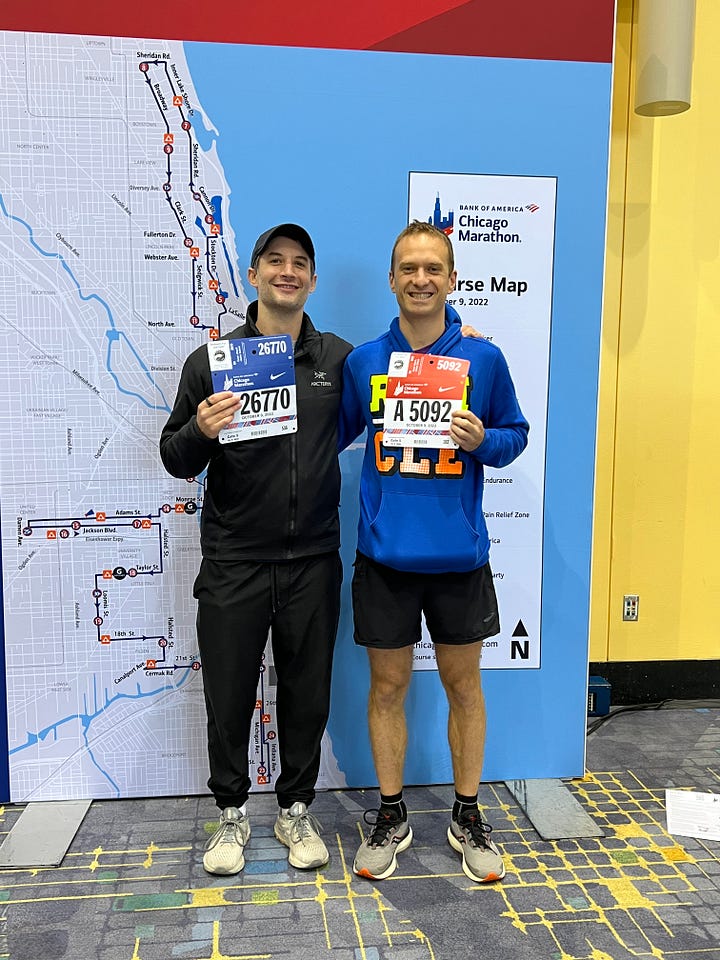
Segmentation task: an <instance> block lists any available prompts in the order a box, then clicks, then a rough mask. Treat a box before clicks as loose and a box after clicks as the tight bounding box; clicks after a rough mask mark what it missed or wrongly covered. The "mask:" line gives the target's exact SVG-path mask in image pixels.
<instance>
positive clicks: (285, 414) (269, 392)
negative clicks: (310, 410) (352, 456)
mask: <svg viewBox="0 0 720 960" xmlns="http://www.w3.org/2000/svg"><path fill="white" fill-rule="evenodd" d="M207 349H208V358H209V360H210V373H211V375H212V382H213V390H214V391H215V393H219V392H220V391H221V390H231V391H232V392H233V393H235V394H237V396H238V399H239V400H240V406H239V407H238V410H237V412H236V414H235V419H234V420H233V422H232V423H231V424H229V425H228V426H227V427H225V428H224V429H223V430H221V431H220V434H219V435H218V440H219V441H220V443H236V442H237V441H239V440H257V439H258V438H260V437H272V436H275V435H277V434H282V433H295V432H296V431H297V398H296V389H295V363H294V361H293V342H292V337H290V336H288V335H287V334H280V335H279V336H275V337H243V338H241V339H239V340H214V341H212V342H211V343H208V347H207Z"/></svg>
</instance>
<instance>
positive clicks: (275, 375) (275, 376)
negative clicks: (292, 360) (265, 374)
mask: <svg viewBox="0 0 720 960" xmlns="http://www.w3.org/2000/svg"><path fill="white" fill-rule="evenodd" d="M284 376H285V373H271V374H270V379H271V380H277V378H278V377H284Z"/></svg>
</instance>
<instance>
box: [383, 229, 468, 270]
mask: <svg viewBox="0 0 720 960" xmlns="http://www.w3.org/2000/svg"><path fill="white" fill-rule="evenodd" d="M420 234H424V235H425V236H428V237H439V238H440V239H441V240H442V242H443V243H444V244H445V249H446V251H447V257H448V266H449V268H450V269H449V271H448V273H452V272H453V270H454V269H455V252H454V251H453V245H452V243H451V242H450V237H449V236H448V235H447V234H446V233H443V231H442V230H438V228H437V227H435V226H433V225H432V223H425V221H424V220H413V222H412V223H409V224H408V225H407V226H406V227H405V229H404V230H402V231H401V232H400V233H399V234H398V235H397V238H396V240H395V243H394V244H393V248H392V253H391V254H390V273H394V271H395V251H396V250H397V245H398V244H399V243H400V241H401V240H404V239H405V237H416V236H418V235H420Z"/></svg>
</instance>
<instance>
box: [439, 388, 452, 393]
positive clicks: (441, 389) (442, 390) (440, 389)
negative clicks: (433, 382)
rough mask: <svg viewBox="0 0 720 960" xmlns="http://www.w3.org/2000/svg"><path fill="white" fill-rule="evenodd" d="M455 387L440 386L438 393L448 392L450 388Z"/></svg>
mask: <svg viewBox="0 0 720 960" xmlns="http://www.w3.org/2000/svg"><path fill="white" fill-rule="evenodd" d="M454 389H455V387H438V393H447V392H448V390H454Z"/></svg>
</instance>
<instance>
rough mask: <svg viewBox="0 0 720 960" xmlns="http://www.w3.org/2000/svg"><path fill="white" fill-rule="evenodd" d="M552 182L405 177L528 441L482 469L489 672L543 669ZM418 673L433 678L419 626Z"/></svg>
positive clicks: (412, 212)
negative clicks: (514, 399)
mask: <svg viewBox="0 0 720 960" xmlns="http://www.w3.org/2000/svg"><path fill="white" fill-rule="evenodd" d="M555 193H556V180H555V178H554V177H532V176H494V175H485V174H461V173H421V172H413V173H411V174H410V184H409V204H408V213H409V220H411V221H412V220H424V221H429V222H430V223H433V224H434V225H435V226H437V227H439V229H441V230H443V231H444V232H445V233H446V234H448V236H449V237H450V239H451V240H452V243H453V248H454V251H455V267H456V269H457V283H456V288H455V292H454V293H453V294H451V295H450V297H449V298H448V302H449V303H451V304H452V305H453V306H454V307H455V309H456V310H457V311H458V313H459V314H460V316H461V318H462V320H463V322H464V323H469V324H471V325H472V326H474V327H475V329H476V330H479V331H480V332H481V333H482V334H483V335H484V336H486V337H487V338H488V339H490V340H492V341H494V342H495V343H497V345H498V346H499V347H500V348H501V349H502V351H503V354H504V355H505V357H506V359H507V361H508V363H509V365H510V371H511V373H512V377H513V380H514V382H515V388H516V390H517V394H518V398H519V400H520V406H521V407H522V410H523V413H524V414H525V416H526V418H527V419H528V420H529V422H530V427H531V429H530V442H529V444H528V447H527V448H526V450H525V451H524V452H523V453H522V455H521V456H520V457H519V458H518V460H516V461H515V463H512V464H511V465H510V466H509V467H506V468H504V469H503V470H493V469H489V468H486V470H485V492H484V498H483V506H484V511H485V519H486V522H487V527H488V532H489V535H490V542H491V551H490V563H491V566H492V570H493V578H494V582H495V589H496V592H497V596H498V603H499V606H500V623H501V632H500V633H499V634H498V635H497V636H496V637H491V638H490V639H489V640H487V641H485V644H484V645H483V655H482V663H483V668H485V669H495V670H499V669H507V668H514V669H537V668H538V667H539V666H540V648H541V637H540V622H541V583H542V546H543V544H542V530H543V501H544V473H545V433H546V426H547V409H548V379H549V377H548V374H549V363H550V321H551V307H552V271H553V249H554V239H555ZM415 669H416V670H434V669H436V664H435V657H434V653H433V647H432V643H431V642H430V637H429V635H428V633H427V629H426V627H425V625H424V624H423V637H422V640H421V641H420V642H419V643H418V644H417V646H416V648H415Z"/></svg>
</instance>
